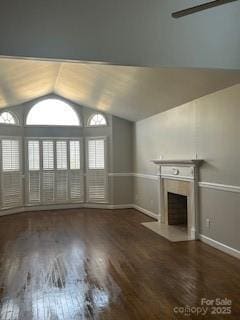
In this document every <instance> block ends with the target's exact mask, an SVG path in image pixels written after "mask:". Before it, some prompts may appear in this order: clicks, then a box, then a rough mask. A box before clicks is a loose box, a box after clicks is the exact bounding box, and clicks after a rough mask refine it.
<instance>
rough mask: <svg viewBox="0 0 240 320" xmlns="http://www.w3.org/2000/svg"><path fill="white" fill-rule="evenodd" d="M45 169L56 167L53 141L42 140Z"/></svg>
mask: <svg viewBox="0 0 240 320" xmlns="http://www.w3.org/2000/svg"><path fill="white" fill-rule="evenodd" d="M42 156H43V170H53V169H54V151H53V141H48V140H47V141H46V140H44V141H43V142H42Z"/></svg>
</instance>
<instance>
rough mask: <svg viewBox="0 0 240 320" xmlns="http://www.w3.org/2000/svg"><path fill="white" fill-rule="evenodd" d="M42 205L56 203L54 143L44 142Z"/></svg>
mask: <svg viewBox="0 0 240 320" xmlns="http://www.w3.org/2000/svg"><path fill="white" fill-rule="evenodd" d="M42 158H43V171H42V203H43V204H51V203H54V198H55V172H54V160H55V159H54V142H53V140H43V141H42Z"/></svg>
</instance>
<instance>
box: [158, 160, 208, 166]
mask: <svg viewBox="0 0 240 320" xmlns="http://www.w3.org/2000/svg"><path fill="white" fill-rule="evenodd" d="M202 161H203V160H198V159H189V160H179V159H177V160H173V159H172V160H152V162H153V163H155V164H158V165H173V166H174V165H195V166H199V165H200V164H201V163H202Z"/></svg>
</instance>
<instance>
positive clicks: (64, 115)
mask: <svg viewBox="0 0 240 320" xmlns="http://www.w3.org/2000/svg"><path fill="white" fill-rule="evenodd" d="M26 124H27V125H47V126H79V125H80V121H79V117H78V115H77V113H76V112H75V110H74V109H73V108H72V107H71V106H70V105H69V104H67V103H66V102H64V101H61V100H58V99H46V100H42V101H40V102H38V103H36V104H35V105H34V106H33V107H32V109H31V110H30V111H29V113H28V116H27V120H26Z"/></svg>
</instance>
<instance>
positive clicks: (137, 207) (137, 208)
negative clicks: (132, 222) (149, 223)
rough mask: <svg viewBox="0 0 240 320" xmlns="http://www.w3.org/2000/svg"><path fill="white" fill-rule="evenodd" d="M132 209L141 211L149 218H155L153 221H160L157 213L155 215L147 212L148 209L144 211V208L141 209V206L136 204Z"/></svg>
mask: <svg viewBox="0 0 240 320" xmlns="http://www.w3.org/2000/svg"><path fill="white" fill-rule="evenodd" d="M132 208H133V209H136V210H138V211H140V212H141V213H144V214H146V215H147V216H149V217H151V218H153V219H156V220H158V216H157V215H156V214H155V213H153V212H152V211H149V210H147V209H144V208H142V207H139V206H138V205H136V204H133V205H132Z"/></svg>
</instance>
